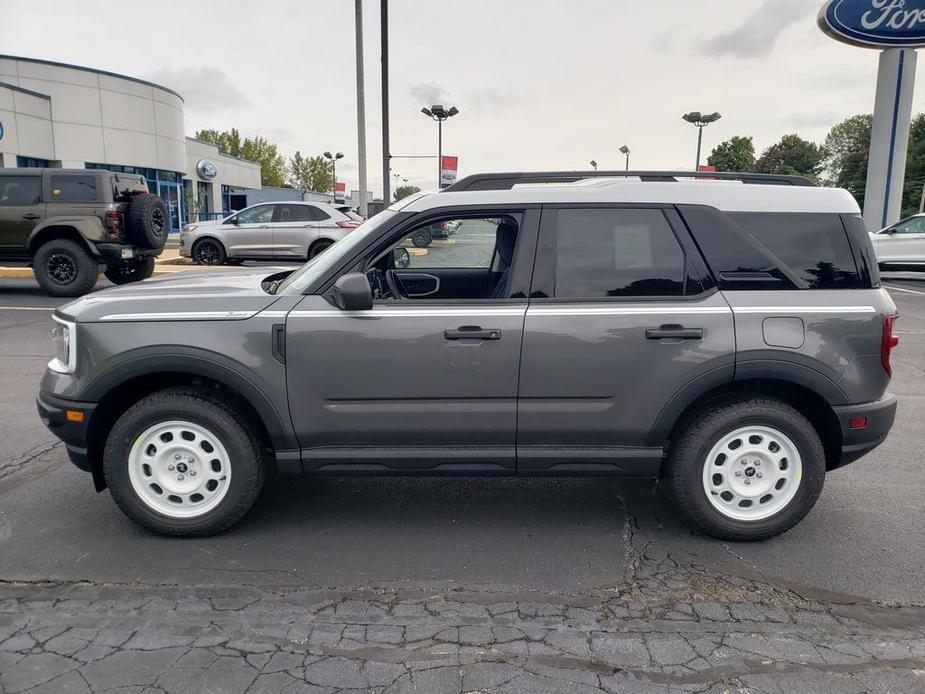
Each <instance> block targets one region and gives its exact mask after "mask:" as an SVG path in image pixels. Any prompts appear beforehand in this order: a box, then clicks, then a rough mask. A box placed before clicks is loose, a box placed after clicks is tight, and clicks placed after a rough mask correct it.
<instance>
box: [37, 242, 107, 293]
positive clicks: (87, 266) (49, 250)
mask: <svg viewBox="0 0 925 694" xmlns="http://www.w3.org/2000/svg"><path fill="white" fill-rule="evenodd" d="M32 269H33V271H34V272H35V279H36V280H38V283H39V284H40V285H41V286H42V289H44V290H45V291H46V292H48V293H49V294H51V295H52V296H82V295H83V294H86V293H87V292H89V291H90V290H91V289H93V287H94V285H95V284H96V280H97V277H98V276H99V274H100V264H99V262H98V261H97V259H96V258H94V257H93V256H92V255H90V253H89V252H88V251H87V249H85V248H84V247H83V246H82V245H81V244H79V243H78V242H77V241H74V240H72V239H54V240H52V241H48V242H47V243H44V244H42V245H41V246H40V247H39V249H38V250H37V251H36V252H35V256H34V257H33V259H32Z"/></svg>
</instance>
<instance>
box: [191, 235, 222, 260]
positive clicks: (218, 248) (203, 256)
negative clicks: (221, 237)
mask: <svg viewBox="0 0 925 694" xmlns="http://www.w3.org/2000/svg"><path fill="white" fill-rule="evenodd" d="M193 261H194V262H196V263H198V264H199V265H221V264H222V263H224V262H225V249H224V247H223V246H222V244H220V243H219V242H218V241H215V240H213V239H202V240H201V241H197V242H196V245H195V246H193Z"/></svg>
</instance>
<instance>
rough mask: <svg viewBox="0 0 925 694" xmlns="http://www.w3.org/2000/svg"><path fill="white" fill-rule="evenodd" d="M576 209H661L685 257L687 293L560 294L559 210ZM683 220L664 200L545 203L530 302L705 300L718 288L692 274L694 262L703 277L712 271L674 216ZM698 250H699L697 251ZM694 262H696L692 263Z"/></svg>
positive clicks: (666, 301) (578, 302) (621, 302)
mask: <svg viewBox="0 0 925 694" xmlns="http://www.w3.org/2000/svg"><path fill="white" fill-rule="evenodd" d="M563 209H564V210H574V209H595V210H660V211H661V212H662V216H663V218H664V219H665V224H666V226H667V227H668V229H669V231H671V233H672V234H673V235H674V238H675V240H676V241H677V242H678V247H679V248H680V250H681V254H682V256H683V258H684V268H683V271H684V282H683V284H684V292H685V293H684V294H680V295H669V296H666V295H660V294H655V295H652V294H650V295H639V296H599V297H586V298H577V297H557V296H556V295H555V289H556V286H555V284H556V280H555V278H556V260H557V240H558V239H557V233H558V220H557V217H558V212H559V210H563ZM671 213H674V215H675V216H676V217H677V221H680V216H678V215H677V211H676V210H675V208H674V206H673V205H668V204H662V203H596V202H595V203H555V204H547V205H543V216H542V220H541V222H540V232H539V240H538V242H537V248H536V259H535V262H534V271H533V282H532V284H531V287H530V303H531V304H533V303H536V304H542V305H549V304H613V303H619V304H628V303H647V302H651V303H677V302H682V301H686V302H690V301H702V300H703V299H705V298H707V297H709V296H711V295H712V294H715V293H716V291H717V289H716V286H715V283H714V284H713V286H710V287H707V286H704V283H703V281H702V279H701V278H699V277H697V276H695V275H692V273H691V270H692V265H693V267H694V268H697V269H698V270H699V271H700V274H701V276H702V275H704V274H706V275H707V276H709V273H708V272H706V270H705V268H704V269H703V270H701V269H700V268H701V265H702V264H701V263H698V262H696V260H695V259H699V251H696V248H695V247H693V246H692V242H691V241H690V240H689V239H685V236H686V235H685V234H682V233H680V231H679V229H678V228H677V227H676V225H675V224H673V223H672V218H671V217H672V215H671ZM695 251H696V252H695ZM692 261H693V262H692ZM692 281H693V282H695V283H697V284H699V285H700V287H701V291H699V292H697V293H693V294H688V293H687V287H688V286H689V284H690V283H691V282H692Z"/></svg>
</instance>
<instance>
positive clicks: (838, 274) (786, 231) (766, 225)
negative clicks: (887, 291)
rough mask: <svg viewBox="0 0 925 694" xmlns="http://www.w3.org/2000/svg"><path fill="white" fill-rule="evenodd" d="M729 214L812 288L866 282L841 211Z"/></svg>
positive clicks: (838, 286) (830, 287)
mask: <svg viewBox="0 0 925 694" xmlns="http://www.w3.org/2000/svg"><path fill="white" fill-rule="evenodd" d="M729 216H730V217H731V218H732V219H733V221H735V222H736V223H737V224H739V225H740V226H741V227H743V228H744V229H745V230H746V231H748V232H749V233H750V234H751V235H752V236H754V237H755V238H756V239H758V241H760V242H761V243H762V244H763V245H764V246H766V247H767V248H768V249H770V250H771V251H772V252H773V253H774V254H775V255H777V257H779V258H780V259H781V260H782V261H783V262H784V263H785V264H786V265H787V267H788V268H789V270H790V271H791V272H792V273H793V274H794V275H796V276H797V277H799V278H800V279H801V280H803V281H804V282H805V283H806V284H807V285H808V286H809V288H810V289H850V288H857V287H860V286H862V283H861V278H860V275H859V273H858V268H857V265H856V264H855V262H854V256H853V255H852V253H851V245H850V244H849V242H848V235H847V234H846V232H845V227H844V225H843V224H842V219H841V217H840V216H839V215H837V214H822V213H781V212H732V213H729Z"/></svg>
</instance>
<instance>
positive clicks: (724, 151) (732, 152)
mask: <svg viewBox="0 0 925 694" xmlns="http://www.w3.org/2000/svg"><path fill="white" fill-rule="evenodd" d="M707 163H708V164H710V165H711V166H715V167H716V170H717V171H733V172H737V173H745V172H747V171H752V170H753V169H754V168H755V145H754V143H753V142H752V138H751V137H739V136H738V135H736V136H735V137H732V138H730V139H728V140H726V141H725V142H720V143H719V144H718V145H716V147H714V148H713V151H712V152H711V153H710V156H709V158H708V159H707Z"/></svg>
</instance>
